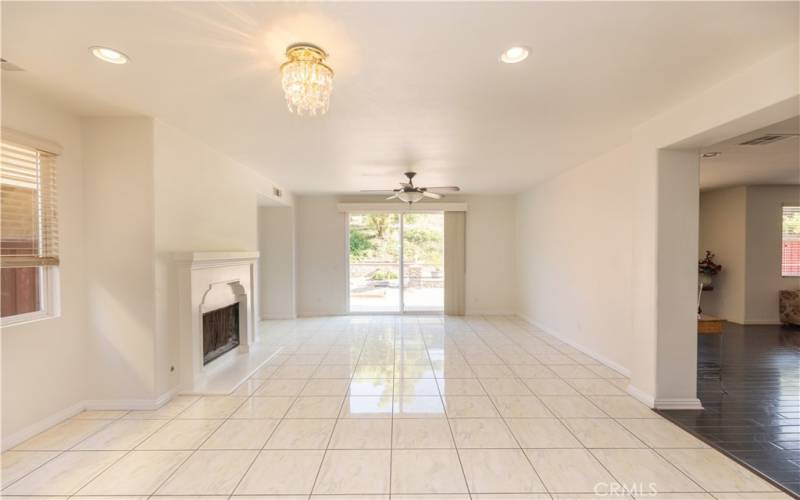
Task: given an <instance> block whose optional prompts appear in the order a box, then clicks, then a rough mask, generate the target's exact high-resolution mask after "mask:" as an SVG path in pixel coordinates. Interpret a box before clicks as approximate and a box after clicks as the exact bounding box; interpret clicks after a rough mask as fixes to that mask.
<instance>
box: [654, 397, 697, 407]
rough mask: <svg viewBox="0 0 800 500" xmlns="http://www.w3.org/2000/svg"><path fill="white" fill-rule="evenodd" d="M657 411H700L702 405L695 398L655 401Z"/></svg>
mask: <svg viewBox="0 0 800 500" xmlns="http://www.w3.org/2000/svg"><path fill="white" fill-rule="evenodd" d="M655 408H656V409H657V410H702V409H703V403H701V402H700V400H699V399H697V398H688V399H679V398H675V399H656V402H655Z"/></svg>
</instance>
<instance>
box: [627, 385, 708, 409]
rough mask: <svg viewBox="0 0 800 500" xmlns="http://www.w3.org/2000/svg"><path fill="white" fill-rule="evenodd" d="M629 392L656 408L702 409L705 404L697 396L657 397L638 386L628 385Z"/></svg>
mask: <svg viewBox="0 0 800 500" xmlns="http://www.w3.org/2000/svg"><path fill="white" fill-rule="evenodd" d="M627 392H628V394H630V395H631V396H633V397H634V398H636V399H638V400H639V401H641V402H642V403H644V404H645V405H647V406H649V407H650V408H654V409H656V410H702V409H703V404H702V403H701V402H700V400H699V399H697V398H661V399H656V398H654V397H653V395H652V394H649V393H647V392H645V391H643V390H641V389H639V388H638V387H635V386H633V385H628V388H627Z"/></svg>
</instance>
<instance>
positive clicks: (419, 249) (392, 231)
mask: <svg viewBox="0 0 800 500" xmlns="http://www.w3.org/2000/svg"><path fill="white" fill-rule="evenodd" d="M403 224H404V235H405V241H404V248H403V249H404V252H405V254H404V255H403V258H404V260H405V262H406V264H420V265H427V266H439V265H441V262H442V253H443V241H442V232H443V231H442V227H441V218H440V217H439V218H436V217H426V216H425V215H424V214H405V215H404V220H403ZM399 233H400V216H399V214H364V215H353V216H352V218H351V220H350V260H351V261H352V262H396V261H398V260H399V255H398V252H399V245H398V235H399Z"/></svg>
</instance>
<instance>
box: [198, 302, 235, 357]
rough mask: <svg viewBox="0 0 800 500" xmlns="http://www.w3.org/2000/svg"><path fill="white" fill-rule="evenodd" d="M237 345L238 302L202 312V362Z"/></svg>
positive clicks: (218, 355)
mask: <svg viewBox="0 0 800 500" xmlns="http://www.w3.org/2000/svg"><path fill="white" fill-rule="evenodd" d="M238 345H239V304H231V305H229V306H227V307H223V308H220V309H214V310H213V311H209V312H207V313H203V364H204V365H206V364H208V363H210V362H211V361H214V360H215V359H217V358H218V357H220V356H222V355H223V354H225V353H226V352H228V351H230V350H231V349H233V348H235V347H236V346H238Z"/></svg>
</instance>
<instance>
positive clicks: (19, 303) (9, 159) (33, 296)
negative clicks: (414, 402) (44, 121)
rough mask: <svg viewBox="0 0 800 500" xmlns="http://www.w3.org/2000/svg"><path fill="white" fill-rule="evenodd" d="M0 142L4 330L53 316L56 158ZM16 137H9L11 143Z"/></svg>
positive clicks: (0, 279) (0, 266)
mask: <svg viewBox="0 0 800 500" xmlns="http://www.w3.org/2000/svg"><path fill="white" fill-rule="evenodd" d="M9 135H12V134H11V133H9V132H7V131H6V130H5V129H4V130H3V139H2V141H0V271H1V272H2V275H0V288H2V297H0V309H2V314H1V315H0V316H1V317H2V322H3V324H4V325H7V324H10V323H17V322H22V321H28V320H31V319H36V318H40V317H46V316H49V315H51V314H53V313H54V312H55V311H54V302H55V301H54V300H53V292H54V288H55V279H54V274H55V272H56V270H57V266H58V263H59V261H58V223H57V217H56V170H55V159H56V156H55V154H53V153H51V152H48V151H45V150H43V149H38V148H36V147H32V146H27V145H24V144H25V143H24V142H21V141H20V142H19V143H18V142H17V141H11V140H8V136H9ZM16 135H17V134H13V135H12V137H15V136H16Z"/></svg>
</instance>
